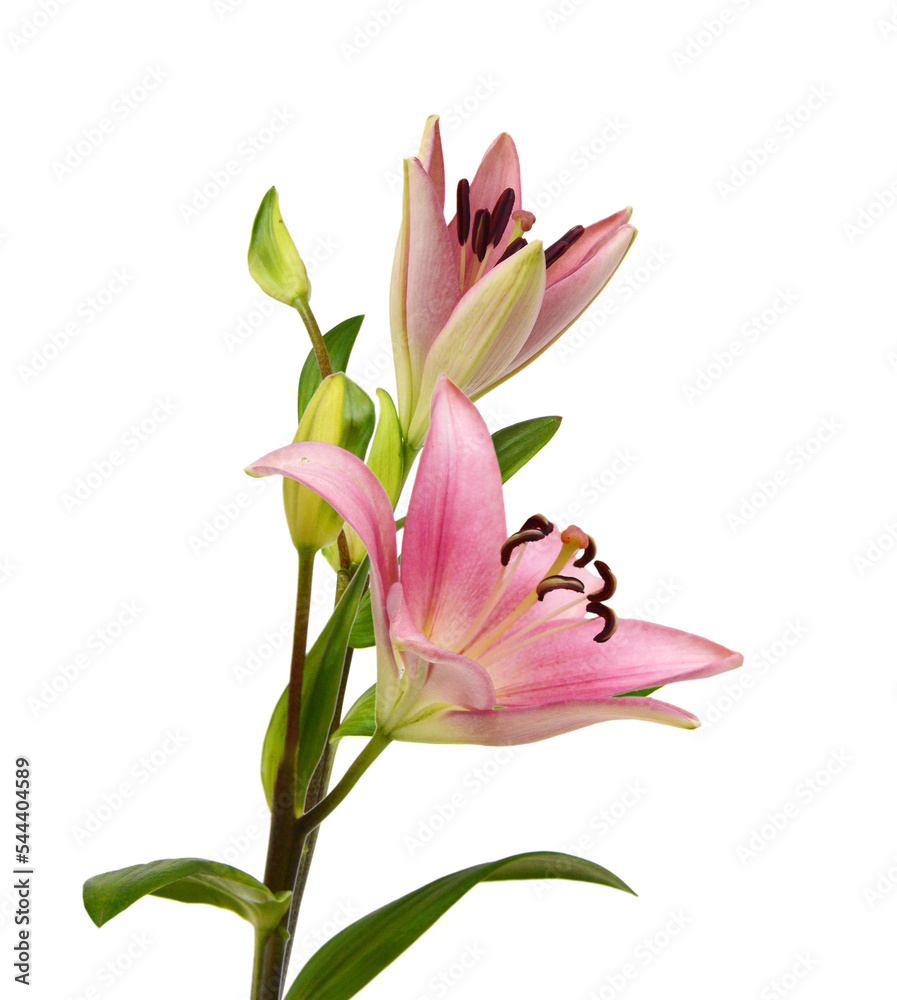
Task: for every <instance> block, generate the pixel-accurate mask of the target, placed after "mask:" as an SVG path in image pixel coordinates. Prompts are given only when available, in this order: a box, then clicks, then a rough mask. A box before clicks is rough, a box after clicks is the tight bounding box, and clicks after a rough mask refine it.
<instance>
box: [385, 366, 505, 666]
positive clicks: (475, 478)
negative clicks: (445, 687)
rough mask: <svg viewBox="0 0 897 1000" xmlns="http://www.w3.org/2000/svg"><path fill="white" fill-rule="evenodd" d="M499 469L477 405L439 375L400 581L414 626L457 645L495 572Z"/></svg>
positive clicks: (500, 526) (500, 516) (501, 535)
mask: <svg viewBox="0 0 897 1000" xmlns="http://www.w3.org/2000/svg"><path fill="white" fill-rule="evenodd" d="M505 537H506V528H505V514H504V499H503V496H502V488H501V473H500V472H499V469H498V460H497V459H496V457H495V449H494V447H493V445H492V438H491V437H490V436H489V431H488V430H487V428H486V424H485V423H484V421H483V418H482V417H481V416H480V414H479V413H478V412H477V408H476V407H475V406H474V405H473V403H471V402H470V400H469V399H467V397H466V396H465V395H464V393H462V392H461V391H460V390H459V389H458V388H457V387H456V386H455V385H453V384H452V382H451V381H449V379H447V378H446V377H445V376H442V377H441V378H440V379H439V380H438V382H437V384H436V390H435V392H434V394H433V405H432V417H431V424H430V430H429V433H428V435H427V441H426V445H425V446H424V450H423V454H422V455H421V461H420V467H419V469H418V471H417V478H416V479H415V481H414V490H413V492H412V494H411V501H410V503H409V506H408V515H407V517H406V519H405V534H404V541H403V545H402V583H403V585H404V591H405V600H406V602H407V605H408V611H409V614H410V616H411V620H412V621H413V622H414V625H415V626H416V628H417V629H418V630H419V631H421V632H423V633H425V634H426V635H428V636H429V637H430V638H431V639H432V641H433V642H434V643H436V644H437V645H438V646H441V647H443V648H457V640H458V639H459V638H460V637H462V636H463V635H464V633H465V632H466V631H467V630H468V628H469V627H470V625H471V623H472V622H473V621H474V619H475V618H476V615H477V614H478V612H479V610H480V609H481V608H482V607H483V605H484V603H485V601H486V600H487V598H488V596H489V594H490V593H491V591H492V588H493V586H494V584H495V581H496V579H497V577H498V572H499V569H500V568H501V564H500V561H499V553H500V549H501V545H502V542H503V541H504V540H505Z"/></svg>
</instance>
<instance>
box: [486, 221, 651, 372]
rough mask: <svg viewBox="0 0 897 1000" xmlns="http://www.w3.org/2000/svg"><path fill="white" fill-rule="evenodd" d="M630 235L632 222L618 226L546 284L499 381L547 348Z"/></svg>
mask: <svg viewBox="0 0 897 1000" xmlns="http://www.w3.org/2000/svg"><path fill="white" fill-rule="evenodd" d="M633 239H635V229H633V227H632V226H622V227H621V228H620V229H618V230H617V231H616V232H615V233H614V234H613V236H611V237H610V238H609V239H607V240H605V241H604V242H603V243H602V244H600V246H599V247H598V248H597V249H596V250H595V251H594V252H593V254H592V256H591V257H589V258H588V259H586V260H585V261H583V262H582V263H581V264H580V266H579V267H578V268H577V269H576V270H575V271H572V272H571V273H569V274H567V275H566V277H564V278H562V279H561V280H560V281H555V282H554V284H551V285H549V286H548V287H546V289H545V295H544V297H543V299H542V308H541V309H540V310H539V315H538V317H537V319H536V322H535V324H534V325H533V329H532V332H531V333H530V335H529V337H528V338H527V340H526V343H525V344H524V345H523V346H522V347H521V349H520V351H519V352H518V353H517V356H516V357H515V358H514V360H513V361H512V362H511V363H510V364H509V366H508V369H507V373H506V374H505V375H504V376H503V377H502V381H504V380H505V379H507V378H510V377H511V375H514V374H516V373H517V372H518V371H520V369H521V368H523V367H524V366H525V365H528V364H529V363H530V362H531V361H533V360H535V358H536V357H537V356H538V355H539V354H541V353H542V352H543V351H545V350H547V349H548V348H549V347H550V346H551V345H552V344H553V343H554V342H555V340H557V338H558V337H560V336H561V334H562V333H563V332H564V331H565V330H566V329H567V328H568V327H569V326H571V324H573V323H574V322H575V321H576V320H577V319H578V318H579V317H580V316H581V315H582V314H583V313H584V312H585V310H586V309H588V307H589V306H590V305H591V303H592V301H593V300H594V299H595V297H596V296H597V295H598V293H599V292H600V291H601V289H602V288H604V286H605V285H606V284H607V283H608V281H609V280H610V279H611V277H612V276H613V273H614V271H616V269H617V268H618V267H619V266H620V262H621V261H622V260H623V258H624V257H625V256H626V252H627V251H628V250H629V247H630V246H631V244H632V241H633ZM580 242H581V240H580ZM577 245H578V244H576V243H575V244H574V245H573V247H572V248H571V250H570V251H568V253H572V251H573V250H575V249H576V247H577ZM564 257H566V254H565V255H564ZM564 257H561V259H560V260H559V261H558V263H557V264H554V265H552V267H550V268H549V269H548V271H547V272H546V273H547V276H548V277H549V278H550V276H551V272H552V271H553V270H554V269H555V267H558V266H559V265H560V264H561V263H563V261H564Z"/></svg>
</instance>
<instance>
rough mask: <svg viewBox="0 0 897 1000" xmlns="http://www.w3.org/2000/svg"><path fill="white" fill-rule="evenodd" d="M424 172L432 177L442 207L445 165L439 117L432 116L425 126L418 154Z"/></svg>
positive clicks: (443, 201)
mask: <svg viewBox="0 0 897 1000" xmlns="http://www.w3.org/2000/svg"><path fill="white" fill-rule="evenodd" d="M417 158H418V159H419V160H420V162H421V164H422V166H423V168H424V170H426V171H427V173H428V174H429V175H430V180H431V181H432V182H433V189H434V190H435V192H436V198H437V200H438V202H439V205H440V210H441V207H442V206H443V205H444V203H445V163H444V161H443V158H442V137H441V136H440V133H439V115H430V117H429V118H428V119H427V122H426V124H425V125H424V135H423V138H422V139H421V141H420V152H419V153H418V154H417Z"/></svg>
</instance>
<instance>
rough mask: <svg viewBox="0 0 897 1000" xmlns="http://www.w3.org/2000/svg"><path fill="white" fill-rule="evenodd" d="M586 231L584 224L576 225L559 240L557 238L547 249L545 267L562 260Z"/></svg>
mask: <svg viewBox="0 0 897 1000" xmlns="http://www.w3.org/2000/svg"><path fill="white" fill-rule="evenodd" d="M584 232H585V228H584V227H583V226H574V227H573V228H572V229H568V230H567V232H566V233H564V235H563V236H562V237H561V238H560V239H559V240H555V242H554V243H552V244H551V246H550V247H548V248H547V249H546V250H545V267H546V268H549V267H551V265H552V264H554V263H555V261H558V260H560V259H561V257H563V256H564V254H565V253H566V252H567V251H568V250H569V249H570V247H572V246H573V244H574V243H575V242H576V241H577V240H578V239H579V237H580V236H582V234H583V233H584Z"/></svg>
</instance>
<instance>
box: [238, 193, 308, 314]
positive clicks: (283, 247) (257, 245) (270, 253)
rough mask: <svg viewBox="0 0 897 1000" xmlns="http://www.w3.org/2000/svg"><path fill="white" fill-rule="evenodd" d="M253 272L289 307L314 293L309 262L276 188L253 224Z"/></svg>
mask: <svg viewBox="0 0 897 1000" xmlns="http://www.w3.org/2000/svg"><path fill="white" fill-rule="evenodd" d="M249 273H250V274H251V275H252V277H253V278H254V279H255V281H256V283H257V284H258V285H259V287H260V288H261V289H262V291H263V292H265V293H266V294H267V295H270V296H271V298H272V299H277V300H278V301H279V302H285V303H286V304H287V305H288V306H291V305H293V304H294V303H295V302H296V300H297V299H306V300H307V299H308V297H309V295H310V294H311V287H310V285H309V283H308V274H307V273H306V270H305V264H303V263H302V258H301V257H300V256H299V251H298V250H297V249H296V244H295V243H293V240H292V238H291V237H290V234H289V232H288V231H287V227H286V225H285V224H284V221H283V218H282V217H281V214H280V204H279V202H278V199H277V189H276V188H273V187H272V188H271V189H270V190H269V191H268V193H267V194H266V195H265V197H264V198H262V203H261V205H260V206H259V210H258V213H257V214H256V217H255V222H253V224H252V237H251V239H250V241H249Z"/></svg>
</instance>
